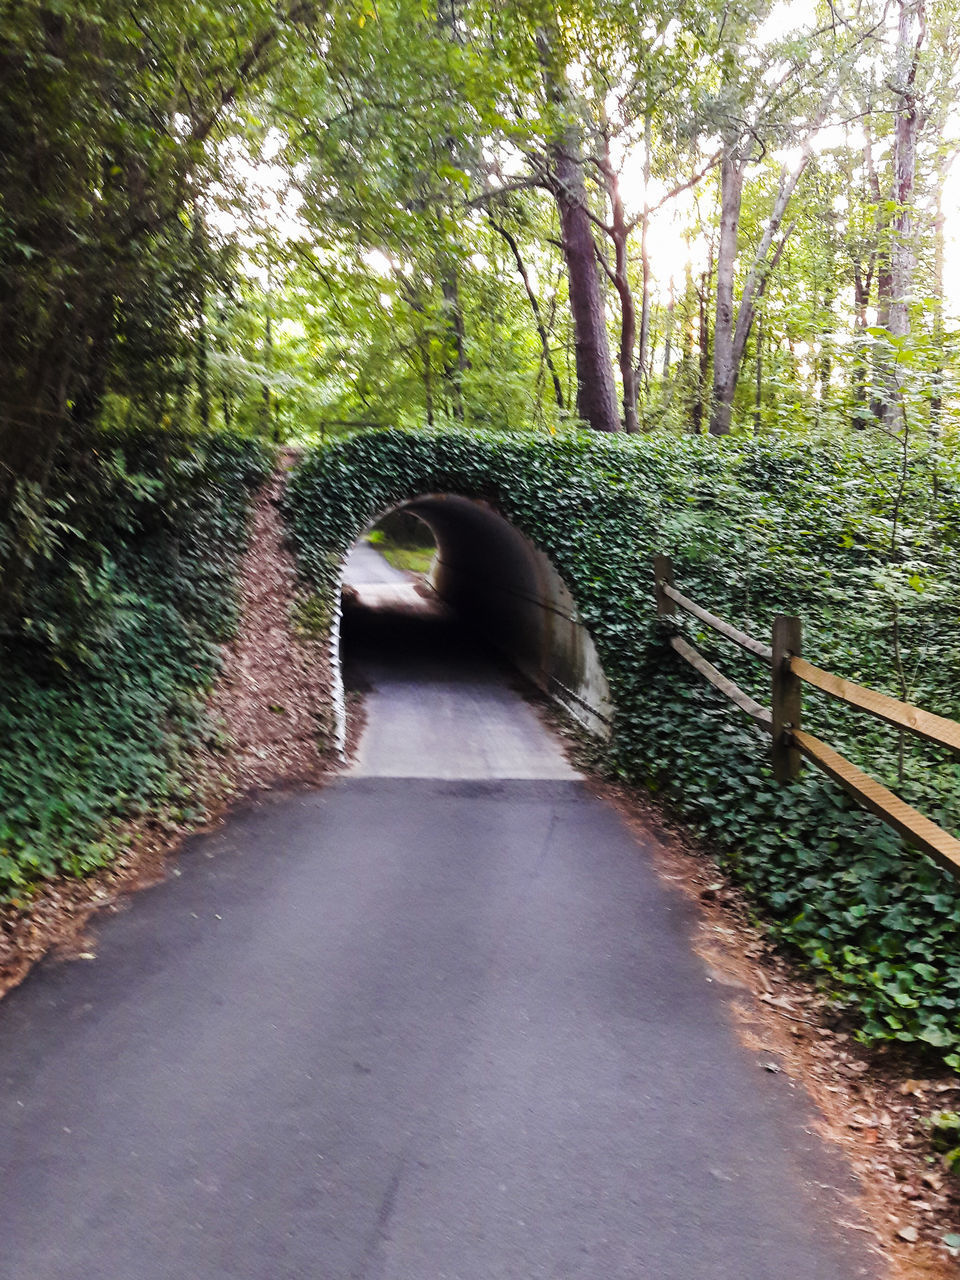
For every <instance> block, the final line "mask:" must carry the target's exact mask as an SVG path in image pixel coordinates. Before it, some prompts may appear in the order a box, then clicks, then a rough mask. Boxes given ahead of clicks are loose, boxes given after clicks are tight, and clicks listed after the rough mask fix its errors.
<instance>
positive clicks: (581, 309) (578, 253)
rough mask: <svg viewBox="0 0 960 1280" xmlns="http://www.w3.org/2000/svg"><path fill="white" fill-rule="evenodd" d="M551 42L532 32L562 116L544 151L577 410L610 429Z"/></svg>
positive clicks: (574, 144) (613, 415) (579, 169)
mask: <svg viewBox="0 0 960 1280" xmlns="http://www.w3.org/2000/svg"><path fill="white" fill-rule="evenodd" d="M554 44H555V41H554V40H552V39H551V36H550V35H549V34H548V32H547V31H546V30H545V29H543V28H541V29H540V30H539V31H538V33H537V48H538V50H539V54H540V63H541V69H542V72H543V80H544V86H545V88H546V92H547V97H548V99H549V100H550V102H551V103H552V104H553V105H554V107H555V108H557V111H558V114H559V115H560V116H561V117H562V118H563V119H565V121H566V123H564V124H563V125H561V127H560V128H559V131H558V133H557V134H556V136H555V137H554V139H553V140H552V141H551V143H550V145H549V153H550V161H551V165H552V169H553V185H554V193H555V198H556V201H557V210H558V212H559V215H560V231H561V241H562V244H563V254H564V259H565V261H566V264H567V277H568V288H569V293H570V311H571V314H572V316H573V335H574V350H575V353H576V364H577V412H578V414H579V415H580V417H581V418H583V419H584V420H585V421H587V422H589V424H590V426H591V427H592V428H593V429H594V431H606V432H614V431H619V430H620V428H621V424H620V414H619V412H618V410H617V388H616V383H615V382H614V379H613V361H612V359H611V357H610V339H609V337H608V335H607V318H606V310H605V307H604V300H603V290H602V288H601V284H600V273H599V268H598V266H597V258H596V245H595V244H594V240H593V230H592V228H591V224H590V216H589V214H588V212H587V191H586V182H585V180H584V175H583V163H582V160H581V158H580V156H581V150H580V137H579V130H578V129H577V127H576V125H575V124H572V123H570V120H571V119H572V117H573V116H574V114H575V113H574V112H573V111H572V110H571V104H570V102H569V96H570V94H569V87H568V85H567V83H566V78H565V75H564V73H563V71H562V68H561V69H558V67H557V63H556V57H555V53H554Z"/></svg>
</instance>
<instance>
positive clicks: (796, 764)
mask: <svg viewBox="0 0 960 1280" xmlns="http://www.w3.org/2000/svg"><path fill="white" fill-rule="evenodd" d="M802 656H803V655H802V629H801V625H800V619H799V618H787V617H784V616H783V615H782V614H781V615H780V616H779V617H777V618H775V619H774V622H773V698H772V710H773V752H772V758H773V776H774V777H775V778H776V780H777V781H778V782H789V781H790V780H791V778H795V777H796V776H797V774H798V773H799V772H800V752H799V751H798V750H797V748H796V747H794V746H792V745H791V742H790V730H791V729H799V728H800V727H801V726H800V716H801V706H802V700H803V683H802V681H801V680H800V677H799V676H795V675H794V674H793V672H792V671H791V670H790V659H791V657H795V658H800V657H802Z"/></svg>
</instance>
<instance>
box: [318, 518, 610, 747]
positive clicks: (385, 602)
mask: <svg viewBox="0 0 960 1280" xmlns="http://www.w3.org/2000/svg"><path fill="white" fill-rule="evenodd" d="M394 511H396V512H401V513H408V514H409V515H413V516H416V517H417V518H418V519H419V520H421V521H423V523H424V524H425V525H426V526H427V527H428V528H429V530H430V532H431V534H432V536H433V539H434V541H435V543H436V548H437V550H436V554H435V556H434V558H433V563H432V565H431V567H430V570H429V573H428V574H427V576H426V583H425V584H424V585H421V586H420V587H419V592H420V594H419V596H417V595H416V591H417V588H415V587H414V585H413V580H412V579H411V577H410V576H409V575H404V574H403V573H402V572H401V571H400V570H393V569H392V568H391V567H390V566H386V565H385V562H384V561H383V559H382V557H380V556H376V555H375V553H374V552H373V549H372V548H370V547H366V544H364V543H362V542H361V543H360V544H358V547H357V548H355V550H354V552H352V553H351V558H350V562H349V567H348V572H347V575H346V577H345V610H344V618H343V625H342V635H341V644H342V648H341V652H342V654H343V656H344V662H345V669H344V676H345V680H346V681H347V683H348V685H349V684H350V683H351V682H352V681H356V680H358V679H360V680H362V679H363V677H362V674H361V673H362V669H363V668H364V666H369V664H370V663H374V664H377V663H382V662H383V661H384V658H385V655H386V654H387V653H388V652H390V651H391V650H392V651H393V652H394V653H395V654H396V653H397V652H398V650H399V651H402V652H403V653H404V655H405V657H404V661H405V663H406V662H408V663H411V664H412V665H413V666H416V667H417V668H418V669H419V670H420V672H421V675H422V677H423V678H430V673H431V672H432V673H433V676H434V677H435V676H436V675H437V674H438V673H439V672H440V671H442V670H449V669H450V664H451V662H453V663H456V662H460V663H462V664H465V665H466V666H471V665H472V667H473V669H474V670H479V669H480V666H482V665H485V667H486V669H488V670H489V671H491V672H492V671H494V670H495V669H496V665H497V664H495V663H492V662H491V659H490V655H489V650H491V649H492V650H493V651H494V652H495V653H496V654H498V655H500V657H501V659H502V660H503V661H505V662H506V663H507V664H508V665H509V666H510V667H512V668H514V669H515V670H516V671H519V672H520V673H521V674H522V675H523V676H524V677H525V678H526V679H527V680H529V681H531V682H532V683H533V684H534V685H535V686H537V687H538V688H539V689H541V690H542V691H543V692H544V693H546V694H547V695H548V696H549V697H550V698H552V699H553V700H555V701H556V702H558V703H560V704H561V705H562V706H563V707H564V708H565V710H566V711H567V712H569V713H570V714H571V715H573V716H574V717H575V718H576V719H577V720H578V721H579V722H580V723H581V724H582V725H583V726H584V727H585V728H587V729H588V730H589V731H590V732H591V733H593V734H597V735H600V736H606V735H607V734H608V733H609V726H610V717H611V710H612V709H611V702H610V693H609V688H608V686H607V681H606V677H605V676H604V673H603V669H602V667H601V664H600V660H599V658H598V656H597V652H596V649H595V647H594V644H593V640H592V638H591V636H590V634H589V632H588V631H587V629H586V627H585V626H584V625H583V622H582V620H581V618H580V616H579V613H578V611H577V608H576V604H575V602H574V600H573V597H572V595H571V593H570V591H569V589H568V588H567V586H566V584H565V583H564V582H563V580H562V578H561V577H560V575H559V574H558V573H557V571H556V569H555V568H554V567H553V565H552V564H551V562H550V560H549V559H548V558H547V556H546V555H544V553H543V552H542V551H540V550H539V549H538V548H537V547H536V546H534V544H533V543H532V542H531V541H530V540H529V539H528V538H526V537H525V536H524V535H523V534H522V533H520V531H519V530H518V529H517V528H516V527H515V526H514V525H512V524H511V523H510V522H509V521H507V520H506V519H505V518H504V517H503V516H502V515H500V513H499V512H497V511H496V510H495V509H494V508H493V507H492V506H491V505H490V504H489V503H486V502H482V501H479V500H476V499H471V498H464V497H460V496H458V495H454V494H425V495H423V496H421V497H418V498H416V499H413V500H411V501H410V502H407V503H403V504H401V505H400V506H399V507H397V508H394ZM385 514H386V513H385ZM371 555H373V556H374V559H370V556H371ZM375 562H379V563H375ZM359 581H363V582H364V592H365V594H364V600H365V602H366V604H367V606H370V605H371V604H375V603H377V591H376V588H377V587H379V588H380V589H381V590H380V596H379V606H378V607H377V608H372V609H371V608H369V607H368V608H366V609H362V610H358V609H357V608H356V607H351V602H350V595H351V590H352V589H353V588H351V582H352V583H353V584H356V583H357V582H359ZM403 582H406V590H407V593H408V599H407V604H406V605H404V604H403V592H402V591H401V592H400V593H399V595H398V594H397V592H398V590H399V588H400V585H401V584H402V583H403ZM391 584H392V587H391ZM415 601H419V605H418V606H417V607H413V604H414V602H415ZM430 601H432V607H431V605H430V603H429V602H430ZM442 606H446V607H442ZM478 664H480V665H478ZM411 669H412V668H411ZM497 678H499V679H502V678H503V673H502V671H501V672H500V673H499V675H498V677H497Z"/></svg>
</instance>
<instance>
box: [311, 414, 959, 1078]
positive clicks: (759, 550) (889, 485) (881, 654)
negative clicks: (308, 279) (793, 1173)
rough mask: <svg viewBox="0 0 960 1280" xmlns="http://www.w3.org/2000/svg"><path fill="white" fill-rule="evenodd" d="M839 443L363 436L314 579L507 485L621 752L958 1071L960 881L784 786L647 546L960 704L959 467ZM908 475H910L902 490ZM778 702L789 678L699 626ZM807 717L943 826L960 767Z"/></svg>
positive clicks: (868, 992)
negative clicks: (584, 648) (374, 538)
mask: <svg viewBox="0 0 960 1280" xmlns="http://www.w3.org/2000/svg"><path fill="white" fill-rule="evenodd" d="M897 465H898V462H897V459H896V458H895V457H893V456H891V458H889V459H886V460H885V459H878V458H877V457H876V456H872V457H868V456H866V455H863V454H861V453H859V452H857V450H856V448H855V447H847V446H843V445H840V444H828V445H824V444H822V443H820V444H817V445H816V446H815V447H814V446H813V445H811V444H807V443H803V442H797V441H793V442H790V441H782V442H772V443H771V442H763V443H758V442H743V441H738V442H723V443H720V442H717V441H713V440H709V439H707V440H703V439H690V438H683V439H677V438H671V437H655V438H654V437H646V438H643V439H636V438H633V439H630V438H627V439H619V438H614V439H607V438H602V437H597V436H595V435H562V436H555V437H541V436H537V437H533V436H527V435H524V436H521V435H497V434H483V433H476V432H466V431H462V432H452V433H451V432H442V433H441V432H429V431H381V432H370V433H362V434H358V435H355V436H353V437H350V438H348V439H346V440H342V441H340V442H337V443H334V444H331V445H329V446H325V447H320V448H317V449H315V450H314V451H312V452H310V453H309V454H307V456H306V457H305V458H304V460H303V461H302V463H301V465H300V466H299V468H298V469H297V471H296V472H295V474H294V476H293V479H292V482H291V484H290V486H289V489H288V497H287V518H288V521H289V524H290V528H291V536H292V538H293V540H294V544H295V548H296V551H297V555H298V558H299V562H300V565H301V567H302V570H303V571H304V573H305V574H306V575H307V576H308V577H309V578H310V579H311V580H312V582H313V583H314V584H315V585H316V586H317V587H318V588H319V589H321V590H331V589H332V588H333V585H334V584H335V582H336V577H337V572H338V568H339V564H340V561H341V558H342V555H343V553H344V551H345V550H346V549H347V548H348V547H349V546H350V544H351V543H352V542H353V541H354V540H355V539H356V537H357V536H358V534H359V533H360V532H361V530H362V529H363V527H364V526H365V525H366V524H367V523H368V522H369V521H370V520H371V519H372V518H374V517H375V516H376V515H378V514H380V513H382V512H383V511H384V510H386V509H388V508H389V507H390V506H391V505H393V504H395V503H397V502H399V501H402V500H403V499H406V498H410V497H413V496H415V495H417V494H421V493H425V492H444V491H446V492H454V493H459V494H464V495H467V496H473V497H477V498H483V499H488V500H489V501H491V502H493V503H495V504H496V506H497V507H498V508H499V509H500V510H501V511H502V512H503V514H504V515H505V516H506V517H507V518H508V519H510V520H511V521H513V522H514V523H515V524H516V525H517V526H518V527H519V528H520V529H521V530H522V531H523V532H524V533H526V534H527V535H528V536H529V537H530V538H531V539H532V540H533V541H534V542H535V543H536V544H537V545H538V546H540V547H541V548H542V549H543V550H544V551H545V552H546V553H547V554H548V555H549V556H550V558H551V560H552V561H553V563H554V564H555V565H556V567H557V569H558V570H559V572H560V573H561V574H562V575H563V577H564V578H565V580H566V582H567V584H568V585H569V587H570V588H571V590H572V592H573V594H574V597H575V599H576V601H577V604H578V606H579V608H580V610H581V612H582V614H583V617H584V620H585V622H586V623H587V625H588V626H589V628H590V630H591V632H592V634H593V636H594V639H595V641H596V645H597V649H598V651H599V654H600V657H601V660H602V662H603V664H604V668H605V670H606V674H607V677H608V680H609V682H610V687H611V690H612V693H613V697H614V702H615V705H616V721H615V732H614V738H613V742H612V744H611V748H610V764H611V767H612V768H613V769H615V770H616V772H617V773H618V774H619V775H620V776H622V777H624V778H626V779H628V780H630V781H632V782H634V783H637V784H642V785H644V786H647V787H650V788H652V789H653V790H655V791H658V792H659V793H660V794H661V795H663V796H665V797H666V798H668V799H669V801H670V802H671V804H672V805H674V806H675V807H676V809H677V810H678V811H679V812H680V813H682V814H683V816H684V817H685V818H686V820H687V821H688V823H689V824H690V825H691V826H692V827H693V828H694V829H695V830H696V831H697V832H699V833H700V834H701V835H703V836H705V837H707V838H708V839H709V840H710V842H711V843H712V844H713V845H714V847H715V848H716V849H717V850H718V851H719V854H720V856H721V858H722V860H723V861H724V863H725V865H726V866H727V868H728V869H729V870H730V872H731V873H732V874H733V875H734V876H735V877H736V879H737V880H738V881H739V882H740V883H741V884H742V885H743V886H744V887H745V888H746V890H747V891H748V892H749V894H750V895H751V896H752V898H753V900H754V901H755V903H756V904H757V906H758V909H759V911H760V912H761V914H762V915H763V917H764V918H765V920H766V921H767V922H768V925H769V928H770V930H771V932H772V934H773V936H774V937H775V938H776V939H778V940H779V941H780V942H782V943H784V944H787V945H789V946H791V947H792V948H794V949H795V950H796V951H798V952H799V953H801V954H802V956H803V957H804V958H805V960H806V962H807V963H809V965H811V966H812V967H813V968H814V969H815V970H816V971H817V974H818V976H819V978H820V980H821V981H822V983H823V985H824V986H825V987H826V989H827V990H828V991H829V992H830V993H831V994H832V995H833V996H834V997H835V998H836V999H837V1000H838V1001H839V1002H841V1003H842V1004H843V1005H845V1006H847V1007H849V1008H851V1009H852V1010H854V1011H855V1013H856V1015H857V1017H858V1019H859V1023H860V1027H861V1034H862V1036H863V1037H864V1038H865V1039H867V1040H871V1041H883V1040H893V1041H903V1042H908V1043H909V1042H921V1043H922V1044H924V1045H926V1046H931V1047H932V1048H933V1049H934V1050H936V1051H938V1052H939V1053H940V1054H942V1056H943V1057H944V1059H945V1061H946V1062H948V1063H949V1064H950V1065H951V1066H952V1067H954V1068H957V1069H960V886H957V885H956V884H955V883H954V882H953V881H952V880H951V879H950V878H949V877H948V876H947V875H946V874H944V873H943V872H941V871H940V870H939V869H938V868H937V867H936V866H935V865H934V864H933V863H931V862H930V861H928V860H927V859H925V858H924V857H922V856H921V855H919V854H917V853H915V852H913V851H911V850H908V849H906V848H904V846H903V844H902V842H901V841H900V840H899V838H898V837H897V836H896V835H895V834H893V832H892V831H890V830H889V829H888V828H887V827H885V826H883V825H882V824H881V823H880V822H879V821H877V820H875V819H874V818H872V817H871V816H869V815H868V814H865V813H864V812H862V811H861V810H860V809H858V808H857V807H856V806H855V805H854V804H853V803H852V802H850V801H849V800H848V799H847V798H846V797H845V796H844V795H843V793H841V792H840V791H839V790H838V789H837V788H836V787H835V786H834V785H833V784H831V783H830V782H829V781H828V780H827V779H826V778H824V777H823V776H821V775H819V774H818V773H816V772H815V771H813V770H812V769H809V768H807V769H805V770H804V771H803V773H802V775H801V777H800V779H799V780H798V781H797V782H796V783H793V784H791V785H788V786H779V785H777V784H776V783H774V781H773V779H772V776H771V773H770V769H769V766H768V743H766V742H764V740H763V739H762V738H761V737H760V735H759V734H758V733H757V732H756V731H755V730H754V729H753V728H752V726H751V725H750V724H749V723H747V722H745V721H744V720H743V719H741V718H740V715H739V713H738V712H736V711H735V710H734V709H733V708H732V707H731V706H730V704H729V703H727V702H726V701H724V700H723V699H722V698H721V697H720V696H719V695H717V694H715V693H714V691H713V690H712V689H711V688H710V687H709V686H707V685H706V684H705V683H704V682H703V681H702V680H701V679H700V677H698V676H697V675H696V674H695V673H694V672H693V671H692V670H690V669H689V668H688V667H686V666H685V665H683V664H682V663H681V661H680V660H679V659H677V658H676V657H675V656H674V654H673V652H672V650H670V649H669V648H668V647H667V646H666V645H665V642H664V641H665V636H664V632H663V629H662V625H661V624H659V623H658V622H657V620H656V618H655V613H654V606H653V586H652V571H651V560H652V557H653V555H654V554H655V553H656V552H666V553H668V554H669V555H671V556H672V557H673V560H674V566H675V571H676V575H677V581H678V583H679V584H680V585H682V588H683V589H684V590H685V591H686V592H688V594H690V595H691V596H693V598H694V599H696V600H698V601H699V602H701V603H702V604H704V605H705V606H707V607H708V608H710V609H712V610H714V611H715V612H717V613H720V614H721V615H723V616H725V617H727V618H729V619H730V620H731V621H734V622H736V623H737V624H738V625H739V626H741V627H743V628H744V629H745V630H747V631H750V632H752V633H753V634H756V635H758V636H761V637H763V636H767V635H769V630H770V625H771V622H772V619H773V617H774V615H775V614H777V613H781V612H783V613H796V614H798V615H800V616H801V617H802V618H803V620H804V625H805V652H806V654H807V656H808V657H810V658H811V659H813V660H814V661H817V662H819V663H820V664H821V665H823V666H825V667H827V668H829V669H831V670H834V671H836V672H837V673H838V674H841V675H845V676H848V677H850V678H854V679H858V680H860V681H862V682H864V683H868V684H871V685H873V686H875V687H877V688H880V689H884V690H887V691H889V692H891V693H893V694H895V695H898V696H899V695H901V694H902V692H903V691H904V688H905V687H906V690H907V692H908V693H909V696H910V698H911V699H912V700H913V701H915V702H917V703H919V704H920V705H925V706H927V707H929V708H930V709H932V710H935V711H937V712H939V713H941V714H943V715H947V716H952V717H954V718H960V682H958V681H957V679H956V671H957V669H958V662H960V628H958V608H960V555H958V551H960V547H958V538H960V532H958V531H960V519H958V517H960V474H958V473H957V471H956V470H954V471H953V472H950V471H949V470H946V471H944V470H943V469H942V468H941V473H940V475H939V476H938V478H937V483H936V486H935V489H934V488H933V487H931V486H930V485H928V484H926V483H918V484H911V483H909V481H911V480H912V477H910V476H906V477H903V476H902V475H900V474H899V473H898V472H897V470H896V468H897ZM900 480H903V481H904V482H903V483H898V482H899V481H900ZM682 625H684V626H685V627H686V629H687V632H688V634H689V635H691V636H692V638H693V639H695V641H696V643H697V644H698V646H700V647H701V649H702V650H703V651H704V652H706V654H707V656H708V657H710V658H711V659H712V660H714V661H715V662H717V663H718V664H719V665H720V666H721V667H722V668H723V670H725V671H726V672H727V673H728V674H730V675H731V676H732V677H733V678H734V679H737V680H738V681H740V682H741V683H742V684H743V685H744V686H746V687H747V688H748V689H750V690H751V691H752V692H754V693H755V695H756V696H757V697H758V698H760V699H762V700H766V701H768V700H769V697H768V694H769V691H768V687H767V686H768V682H769V671H766V672H765V671H764V670H763V669H762V668H760V667H759V666H758V665H754V664H753V663H752V661H751V660H750V659H749V658H748V657H747V656H746V655H744V654H742V653H741V652H740V651H739V650H734V649H733V648H732V647H731V646H728V645H726V644H725V642H723V641H721V640H720V639H719V637H716V636H714V635H713V633H709V632H704V631H701V630H700V629H699V628H698V627H697V625H696V624H692V625H691V622H688V623H684V624H682ZM806 705H807V712H806V723H807V725H808V726H809V727H810V728H812V729H813V731H814V732H819V733H820V734H821V735H822V736H824V737H825V738H826V739H827V740H828V741H830V742H831V743H833V744H834V745H836V746H837V747H838V748H839V749H840V750H842V751H844V752H845V753H846V754H848V755H850V756H851V757H852V758H853V759H855V760H856V761H858V762H859V763H861V764H862V765H863V766H864V767H865V768H868V769H869V770H870V771H871V772H873V773H874V774H876V775H878V776H880V777H882V778H883V779H884V780H885V781H887V782H888V783H889V784H890V785H892V786H894V787H895V788H896V789H898V790H899V791H900V792H901V794H903V795H904V796H905V798H907V799H908V800H910V801H911V802H912V803H914V804H916V805H917V806H918V807H920V808H921V809H922V810H924V811H925V812H926V813H928V814H929V815H930V816H931V817H933V818H935V819H937V820H939V821H940V822H941V823H943V824H944V825H945V826H947V827H948V828H949V829H951V830H953V831H955V832H957V831H960V767H958V765H957V763H956V762H955V761H950V760H948V759H947V758H946V757H945V756H943V755H939V754H937V753H936V752H934V751H931V750H928V749H926V748H924V747H923V746H921V745H918V744H915V743H913V742H907V743H904V744H903V746H902V747H901V743H900V741H899V739H898V737H897V735H896V733H895V732H893V731H892V730H888V729H887V728H886V727H885V726H883V725H880V724H878V723H877V722H875V721H869V720H867V719H866V718H865V717H863V716H858V715H856V714H855V713H853V712H849V713H848V712H846V711H845V710H844V709H842V708H839V707H838V706H837V704H832V705H829V706H828V705H825V704H821V703H820V702H818V701H817V700H816V698H815V697H814V696H810V697H809V698H808V699H807V704H806Z"/></svg>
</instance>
